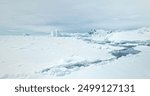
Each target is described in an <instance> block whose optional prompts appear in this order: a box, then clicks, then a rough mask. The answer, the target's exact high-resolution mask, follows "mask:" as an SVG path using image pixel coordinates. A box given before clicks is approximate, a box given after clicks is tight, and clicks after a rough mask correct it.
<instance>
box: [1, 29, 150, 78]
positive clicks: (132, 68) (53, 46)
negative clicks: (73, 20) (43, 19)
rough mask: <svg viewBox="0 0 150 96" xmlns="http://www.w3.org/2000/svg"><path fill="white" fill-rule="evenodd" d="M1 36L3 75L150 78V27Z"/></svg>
mask: <svg viewBox="0 0 150 96" xmlns="http://www.w3.org/2000/svg"><path fill="white" fill-rule="evenodd" d="M68 35H69V34H67V37H65V35H64V36H63V35H61V36H58V37H51V36H49V35H42V36H40V35H38V36H21V35H17V36H15V35H14V36H11V35H9V36H7V35H1V36H0V45H1V46H0V78H118V79H121V78H150V70H149V69H150V63H149V57H150V28H141V29H137V30H128V31H115V32H112V31H105V30H96V31H95V33H93V34H88V33H86V34H85V33H80V34H79V33H76V34H71V35H70V36H68Z"/></svg>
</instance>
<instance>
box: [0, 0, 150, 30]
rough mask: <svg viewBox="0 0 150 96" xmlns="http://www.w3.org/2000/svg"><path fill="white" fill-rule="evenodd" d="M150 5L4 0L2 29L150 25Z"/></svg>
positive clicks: (144, 1)
mask: <svg viewBox="0 0 150 96" xmlns="http://www.w3.org/2000/svg"><path fill="white" fill-rule="evenodd" d="M149 6H150V3H149V1H148V0H1V1H0V14H1V15H0V28H1V27H6V28H8V27H11V28H12V27H13V26H15V28H17V27H16V26H18V27H20V28H27V29H32V28H33V30H34V31H38V30H41V31H42V30H43V31H44V30H49V29H47V26H52V29H53V28H58V29H59V28H60V29H61V30H62V29H63V30H75V31H76V30H89V29H90V28H100V27H101V28H105V27H106V28H116V29H117V28H127V27H129V26H130V27H132V26H134V27H136V26H137V27H139V26H148V25H149V22H148V21H149V20H150V13H149V10H150V7H149ZM31 26H32V27H31ZM33 26H34V27H33ZM39 26H41V27H39ZM43 26H44V27H43ZM45 26H46V27H45ZM35 29H37V30H35ZM44 32H45V31H44Z"/></svg>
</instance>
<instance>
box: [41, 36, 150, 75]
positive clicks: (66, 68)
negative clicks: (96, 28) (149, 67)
mask: <svg viewBox="0 0 150 96" xmlns="http://www.w3.org/2000/svg"><path fill="white" fill-rule="evenodd" d="M78 39H82V40H83V41H86V42H87V43H92V44H101V45H105V44H109V45H110V46H116V47H124V49H120V50H113V51H111V52H109V53H111V54H112V55H113V56H114V57H113V58H110V59H105V60H94V61H87V60H85V61H81V62H75V63H71V62H65V63H64V64H63V65H57V66H52V67H50V68H45V69H43V70H41V71H40V73H42V74H47V75H54V76H65V75H67V74H70V73H71V72H73V71H76V70H79V68H81V67H88V66H90V65H94V64H95V65H96V64H108V62H111V61H114V60H117V59H119V58H121V57H123V56H128V55H130V54H131V55H135V54H138V53H140V52H141V51H139V50H135V49H134V47H136V46H138V45H142V46H150V40H148V41H122V42H112V41H109V40H105V41H101V42H98V41H94V40H92V39H89V38H78Z"/></svg>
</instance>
